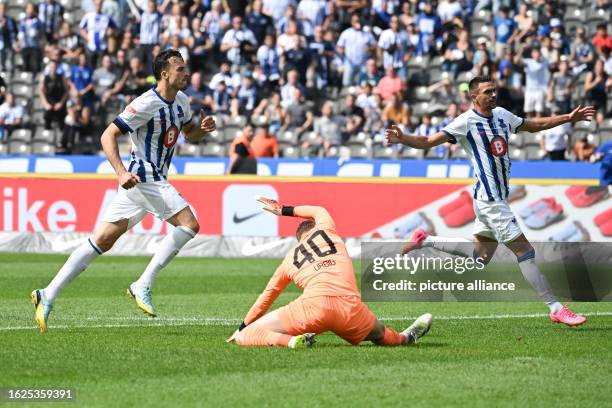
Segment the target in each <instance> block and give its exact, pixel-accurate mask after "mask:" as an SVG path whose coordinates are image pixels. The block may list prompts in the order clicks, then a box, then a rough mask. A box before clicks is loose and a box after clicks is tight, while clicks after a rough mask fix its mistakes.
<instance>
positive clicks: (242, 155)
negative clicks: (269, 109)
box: [220, 82, 257, 174]
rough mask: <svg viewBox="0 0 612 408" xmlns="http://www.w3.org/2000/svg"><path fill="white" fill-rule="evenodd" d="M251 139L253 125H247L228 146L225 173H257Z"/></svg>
mask: <svg viewBox="0 0 612 408" xmlns="http://www.w3.org/2000/svg"><path fill="white" fill-rule="evenodd" d="M221 83H222V82H221ZM221 83H220V84H221ZM251 140H253V127H252V126H250V125H247V126H245V128H244V129H243V130H242V132H239V133H238V135H237V136H236V138H235V139H234V141H233V142H232V144H231V146H230V149H229V165H228V166H227V170H226V174H257V160H256V159H255V154H254V153H253V149H252V148H251Z"/></svg>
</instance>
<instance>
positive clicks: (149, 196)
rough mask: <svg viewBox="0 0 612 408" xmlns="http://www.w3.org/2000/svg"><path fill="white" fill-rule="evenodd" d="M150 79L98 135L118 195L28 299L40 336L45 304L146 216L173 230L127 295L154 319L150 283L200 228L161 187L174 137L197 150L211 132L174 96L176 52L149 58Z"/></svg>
mask: <svg viewBox="0 0 612 408" xmlns="http://www.w3.org/2000/svg"><path fill="white" fill-rule="evenodd" d="M153 72H154V75H155V79H156V80H157V86H156V87H155V88H153V89H150V90H148V91H146V92H145V93H143V94H142V95H140V96H139V97H138V98H136V99H134V101H132V103H130V105H128V106H127V108H126V109H125V110H124V111H123V112H122V113H121V114H119V115H118V116H117V117H116V119H115V120H114V121H113V123H111V124H110V125H109V126H108V127H107V128H106V130H105V131H104V133H103V134H102V138H101V140H102V148H103V149H104V153H105V154H106V157H107V158H108V161H109V162H110V163H111V165H112V166H113V168H114V169H115V172H116V173H117V176H118V179H119V190H118V193H117V195H116V196H115V198H114V199H113V201H112V202H111V204H110V206H109V207H108V209H107V210H106V213H105V214H104V216H103V217H102V221H103V222H102V224H101V225H100V226H99V227H98V229H97V230H96V231H95V232H94V235H93V237H91V238H89V239H88V240H87V241H85V242H83V243H82V244H81V245H80V246H79V247H78V248H77V249H76V250H75V251H74V252H73V253H72V254H71V255H70V257H69V258H68V260H67V261H66V263H65V264H64V266H63V267H62V268H61V269H60V271H59V272H58V273H57V275H56V276H55V277H54V278H53V280H52V281H51V282H50V283H49V285H48V286H47V287H46V288H44V289H37V290H34V291H33V292H32V302H33V303H34V306H35V307H36V315H35V319H36V323H37V324H38V327H39V329H40V331H41V332H44V331H45V330H46V329H47V322H48V319H49V313H50V312H51V309H52V306H53V302H54V300H55V299H56V298H57V296H58V295H59V293H60V292H61V291H62V289H63V288H64V287H65V286H66V285H67V284H68V283H69V282H70V281H71V280H72V279H74V278H75V277H76V276H78V275H79V274H80V273H81V272H83V271H84V270H85V268H87V266H88V265H89V264H90V263H91V262H92V261H93V260H94V259H96V258H97V257H98V256H99V255H102V254H103V253H104V252H106V251H108V250H109V249H111V247H112V246H113V244H114V243H115V242H116V241H117V239H118V238H119V237H120V236H121V235H123V233H125V232H126V231H127V230H128V229H129V228H131V227H133V226H134V225H136V224H137V223H138V222H140V221H141V220H142V219H143V218H144V217H145V215H146V214H147V213H151V214H153V215H154V216H156V217H158V218H159V219H161V220H164V221H167V222H168V223H170V224H172V225H173V226H174V227H175V228H174V229H173V230H172V232H170V233H169V234H168V235H167V236H166V237H165V238H164V239H163V240H162V242H161V245H160V247H159V249H158V250H157V252H156V253H155V255H154V256H153V258H152V259H151V261H150V262H149V264H148V265H147V267H146V269H145V271H144V272H143V274H142V275H141V276H140V278H139V279H138V280H137V281H135V282H133V283H132V284H131V285H130V286H129V287H128V289H127V292H128V294H129V295H130V296H131V297H132V298H134V300H135V301H136V304H137V306H138V307H139V308H140V309H142V310H143V311H144V312H145V313H146V314H148V315H150V316H156V315H157V312H156V310H155V308H154V307H153V304H152V299H151V288H152V286H153V281H154V280H155V277H156V275H157V273H158V272H159V271H160V270H161V269H162V268H163V267H165V266H166V265H167V264H168V263H169V262H170V261H171V260H172V259H173V258H174V256H175V255H176V254H177V253H178V252H179V251H180V249H181V248H182V247H183V246H184V245H185V244H186V243H187V242H188V241H189V240H190V239H192V238H193V237H195V235H196V234H197V232H198V230H199V228H200V225H199V224H198V221H197V219H196V218H195V216H194V214H193V213H192V212H191V209H190V208H189V204H188V203H187V202H186V201H185V199H184V198H183V197H182V196H181V195H180V194H179V192H178V191H177V190H176V189H175V188H174V187H173V186H172V185H171V184H170V183H169V182H168V181H167V174H168V168H169V166H170V161H171V160H172V155H173V153H174V145H175V144H176V141H177V140H178V137H179V134H180V133H181V132H182V133H183V135H184V136H185V138H186V139H187V140H188V141H190V142H194V143H197V142H199V141H200V140H201V139H202V138H203V137H204V136H206V135H207V134H208V133H210V132H213V131H214V130H215V121H214V119H213V118H212V117H205V118H203V119H202V121H201V122H200V123H199V124H196V123H194V122H193V118H192V112H191V108H190V105H189V99H188V98H187V96H186V95H185V94H184V93H183V92H181V91H182V90H184V89H186V88H187V86H188V83H189V82H188V78H189V74H188V72H187V68H186V66H185V62H184V61H183V58H182V57H181V54H180V53H179V52H178V51H177V50H172V49H170V50H167V51H164V52H162V53H160V54H159V55H157V57H156V58H155V60H154V62H153ZM125 133H129V134H130V137H131V139H132V153H131V161H130V164H129V166H128V168H127V169H126V168H125V166H124V165H123V162H122V161H121V158H120V157H119V148H118V144H117V139H118V138H119V137H120V136H121V135H123V134H125Z"/></svg>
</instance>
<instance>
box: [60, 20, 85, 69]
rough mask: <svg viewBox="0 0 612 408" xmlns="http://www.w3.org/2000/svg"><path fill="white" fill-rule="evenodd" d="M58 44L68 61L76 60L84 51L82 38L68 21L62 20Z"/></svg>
mask: <svg viewBox="0 0 612 408" xmlns="http://www.w3.org/2000/svg"><path fill="white" fill-rule="evenodd" d="M57 45H58V46H59V49H60V50H61V52H62V54H63V58H64V59H65V60H66V61H76V60H77V59H78V58H79V54H80V53H81V52H83V49H82V45H83V44H82V42H81V38H80V37H79V36H78V35H77V34H76V33H75V32H74V31H73V30H72V26H71V25H70V23H69V22H68V21H64V22H62V25H61V26H60V29H59V38H58V40H57Z"/></svg>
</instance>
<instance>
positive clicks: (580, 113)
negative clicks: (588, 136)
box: [570, 105, 597, 123]
mask: <svg viewBox="0 0 612 408" xmlns="http://www.w3.org/2000/svg"><path fill="white" fill-rule="evenodd" d="M595 113H597V110H596V109H595V107H594V106H582V105H578V107H577V108H576V109H574V110H573V111H572V112H571V113H570V122H572V123H576V122H580V121H581V120H586V121H591V119H593V117H594V116H595Z"/></svg>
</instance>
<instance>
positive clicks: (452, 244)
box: [423, 235, 476, 258]
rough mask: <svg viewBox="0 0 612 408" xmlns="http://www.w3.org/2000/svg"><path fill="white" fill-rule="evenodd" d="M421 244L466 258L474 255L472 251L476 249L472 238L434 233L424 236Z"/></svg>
mask: <svg viewBox="0 0 612 408" xmlns="http://www.w3.org/2000/svg"><path fill="white" fill-rule="evenodd" d="M423 246H424V247H430V248H435V249H438V250H440V251H442V252H446V253H449V254H453V255H459V256H463V257H466V258H472V257H474V251H475V250H476V244H475V243H474V241H472V240H469V239H466V238H447V237H438V236H435V235H429V236H428V237H427V238H425V240H424V241H423Z"/></svg>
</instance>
